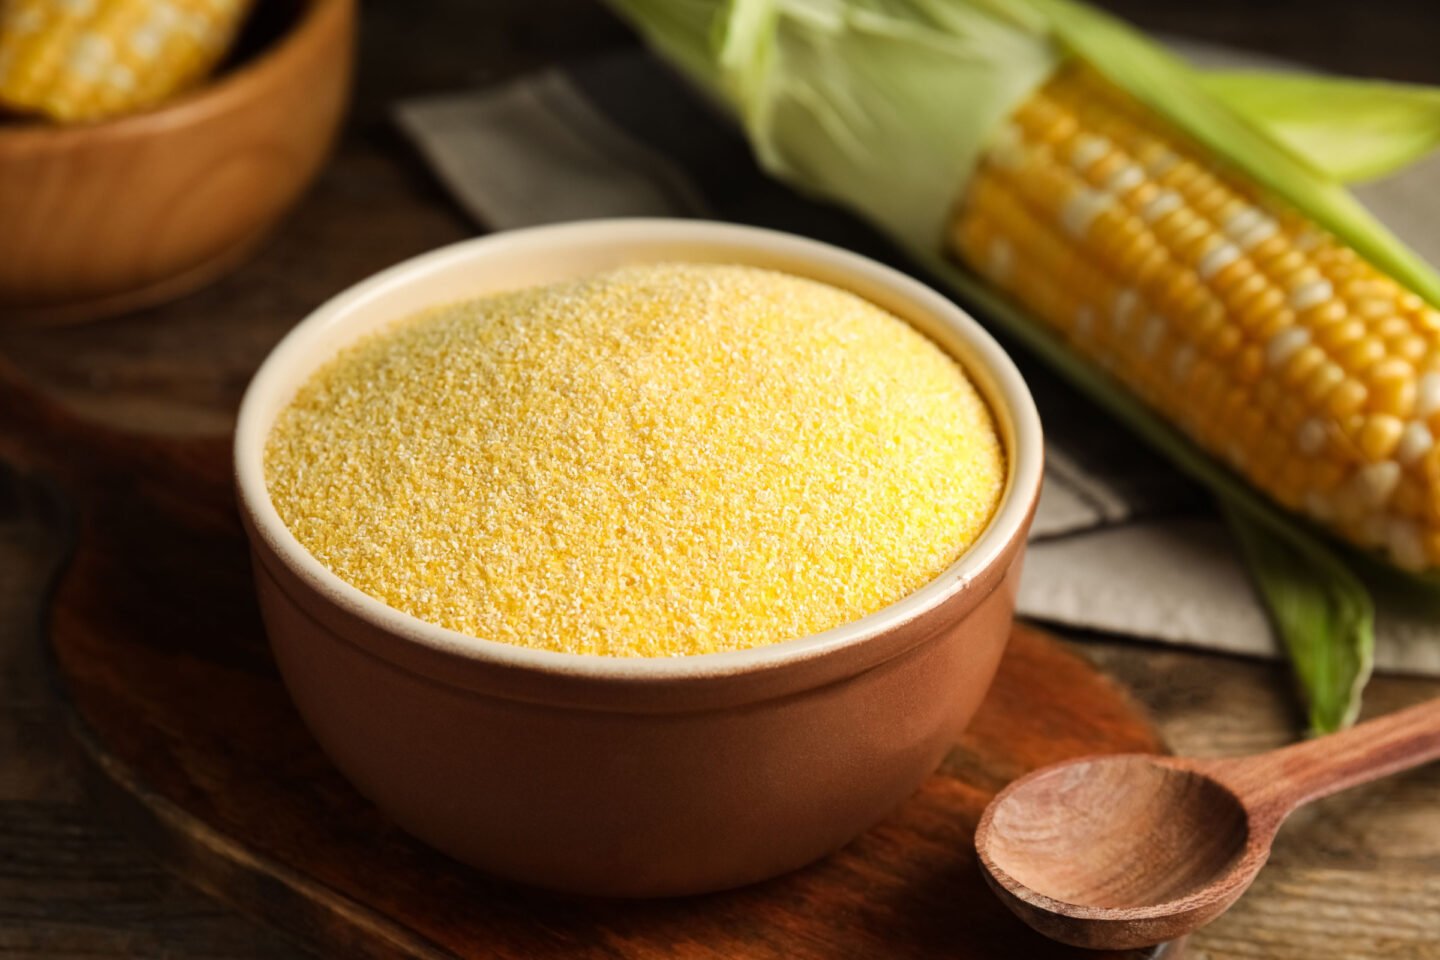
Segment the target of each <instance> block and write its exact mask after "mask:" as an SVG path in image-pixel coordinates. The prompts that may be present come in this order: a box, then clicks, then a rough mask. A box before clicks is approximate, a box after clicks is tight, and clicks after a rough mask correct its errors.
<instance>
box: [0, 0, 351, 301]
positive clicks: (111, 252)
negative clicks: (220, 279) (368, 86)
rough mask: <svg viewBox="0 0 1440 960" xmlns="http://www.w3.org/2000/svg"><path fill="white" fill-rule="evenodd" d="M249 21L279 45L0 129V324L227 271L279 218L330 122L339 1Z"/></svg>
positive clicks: (266, 5) (273, 3)
mask: <svg viewBox="0 0 1440 960" xmlns="http://www.w3.org/2000/svg"><path fill="white" fill-rule="evenodd" d="M287 7H294V8H295V9H293V10H289V11H288V13H287V10H286V8H287ZM257 14H258V15H266V16H269V17H276V18H281V19H284V20H285V21H286V22H285V23H284V24H283V26H281V27H280V28H278V29H279V30H280V36H278V37H274V38H271V39H269V40H268V42H265V43H264V45H263V48H262V49H259V50H257V51H255V52H254V54H253V55H252V56H250V57H249V58H248V59H246V60H245V61H244V62H243V63H241V64H240V65H239V66H237V67H235V68H233V69H230V70H229V71H227V72H225V73H223V74H221V75H220V76H219V77H218V78H217V79H215V80H214V81H212V82H210V83H208V84H206V85H205V86H202V87H200V88H198V89H197V90H195V91H194V92H192V93H189V94H186V95H184V96H182V97H180V98H179V99H177V100H175V101H173V102H171V103H168V104H166V105H164V106H162V107H160V108H158V109H155V110H152V111H149V112H146V113H139V114H135V115H132V116H125V117H120V118H117V119H114V120H106V121H102V122H99V123H93V124H80V125H75V126H57V125H52V124H47V123H41V122H6V123H4V124H0V224H3V225H4V226H3V228H0V323H42V324H43V323H69V322H79V321H84V320H94V319H99V318H101V317H106V316H111V315H113V314H117V313H123V312H125V311H129V310H134V309H138V308H140V307H144V306H149V305H151V304H155V303H159V302H162V301H164V300H169V299H172V298H174V297H177V296H179V295H181V294H183V293H187V292H189V291H190V290H193V289H195V288H197V287H199V286H200V285H202V284H204V283H207V282H209V281H210V280H212V279H214V278H215V277H217V276H218V275H220V274H222V273H224V272H225V271H227V270H229V269H231V268H232V267H234V266H236V265H238V264H239V263H240V262H241V261H242V260H243V259H244V258H245V257H246V255H248V254H249V253H250V252H251V251H252V250H253V249H254V248H255V247H256V245H257V244H258V243H259V242H260V241H261V240H262V239H263V238H264V237H265V235H266V234H267V233H268V232H269V231H270V229H271V228H272V227H273V226H274V225H275V224H276V222H277V221H278V220H279V219H280V217H281V216H282V215H283V214H284V213H285V212H286V211H287V210H289V209H290V207H291V206H292V205H293V204H294V202H295V201H296V200H297V199H298V198H299V196H300V193H301V192H302V191H303V190H304V188H305V186H306V185H307V184H309V182H310V181H311V180H312V179H313V178H314V176H315V173H316V172H317V171H318V170H319V169H320V164H321V162H322V161H323V160H324V158H325V155H326V153H327V151H328V150H329V147H330V144H331V141H332V140H333V139H334V135H335V131H336V129H337V127H338V126H339V122H340V117H341V114H342V112H343V108H344V105H345V99H346V94H347V92H348V90H349V85H350V67H351V60H352V57H353V50H352V47H353V36H352V35H353V28H354V16H355V4H354V0H292V2H288V3H287V2H286V0H263V2H261V3H260V7H259V10H258V11H257Z"/></svg>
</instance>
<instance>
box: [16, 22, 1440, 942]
mask: <svg viewBox="0 0 1440 960" xmlns="http://www.w3.org/2000/svg"><path fill="white" fill-rule="evenodd" d="M1105 5H1107V6H1110V7H1113V8H1115V9H1117V10H1119V11H1120V12H1121V13H1123V14H1125V15H1127V16H1131V17H1133V18H1134V19H1135V20H1137V21H1138V22H1140V23H1141V24H1143V25H1144V26H1146V27H1148V28H1151V29H1157V30H1164V31H1169V32H1174V33H1182V34H1186V35H1192V36H1197V37H1202V38H1206V39H1210V40H1214V41H1219V42H1224V43H1228V44H1231V45H1234V46H1241V47H1249V48H1252V49H1258V50H1263V51H1269V52H1272V53H1276V54H1281V55H1284V56H1287V57H1290V58H1292V59H1297V60H1301V61H1304V62H1308V63H1312V64H1315V65H1317V66H1321V67H1327V68H1330V69H1337V70H1343V71H1347V72H1351V73H1359V74H1368V75H1375V76H1383V77H1391V78H1395V79H1409V80H1416V81H1422V82H1437V81H1440V60H1437V58H1436V57H1435V50H1434V46H1435V44H1434V39H1435V36H1436V33H1437V29H1440V26H1437V19H1436V18H1437V11H1436V10H1435V7H1434V4H1433V3H1432V2H1430V0H1376V2H1374V3H1367V4H1363V5H1357V4H1354V3H1352V2H1349V0H1283V2H1276V3H1271V4H1255V3H1253V2H1251V0H1211V2H1207V3H1205V4H1194V3H1188V2H1164V3H1155V2H1150V0H1106V3H1105ZM363 13H364V19H365V24H364V28H363V29H362V31H361V42H362V56H361V62H362V63H363V64H364V69H363V70H362V71H361V73H360V75H359V76H358V78H357V88H356V89H357V97H356V102H355V106H354V110H353V112H352V119H351V122H350V124H349V126H348V129H347V133H346V135H345V137H344V139H343V143H342V146H341V149H340V150H339V152H338V154H337V155H336V157H335V158H334V161H333V162H332V163H331V164H330V165H329V166H328V167H327V168H326V170H325V171H324V172H323V173H322V175H321V177H320V179H319V181H318V182H317V184H316V186H315V187H314V188H313V189H312V190H311V191H310V192H309V194H308V195H307V198H306V200H305V201H304V202H303V203H302V204H301V206H300V207H299V208H298V209H297V210H296V212H295V213H294V215H292V216H291V217H290V218H289V219H288V220H287V222H286V223H285V225H284V227H283V228H282V229H281V230H280V231H279V232H278V233H277V234H276V235H275V236H274V237H273V238H272V239H271V240H270V241H268V242H267V244H266V245H265V246H264V247H263V248H262V249H261V250H260V251H259V253H258V254H257V255H256V257H255V258H254V259H253V260H251V261H250V262H248V263H247V264H246V265H245V266H244V267H242V268H241V269H240V270H239V271H237V272H236V273H235V274H233V275H231V276H229V277H227V278H225V279H223V280H221V281H219V282H218V283H216V284H214V285H212V286H210V287H208V288H207V289H205V290H204V291H202V292H200V293H197V294H193V295H191V296H189V297H187V298H185V299H184V300H181V301H178V302H176V303H173V304H170V305H167V306H165V307H162V308H157V309H152V310H149V311H145V312H143V313H138V314H135V315H132V316H127V317H123V318H117V319H114V320H111V321H107V322H105V323H103V324H97V325H93V326H89V327H83V328H73V329H62V330H26V329H20V328H13V329H7V328H4V325H3V324H0V355H3V356H5V357H8V358H9V359H10V360H11V361H13V363H14V364H15V365H16V366H17V367H19V368H21V369H22V370H23V371H24V372H25V374H26V375H27V377H28V378H29V379H31V380H32V381H33V382H35V383H37V384H40V385H41V386H43V388H44V389H45V391H46V393H47V394H48V395H49V396H51V397H56V398H61V399H63V401H64V403H65V406H66V407H67V408H68V409H70V410H72V411H76V412H77V413H79V414H81V415H83V416H84V417H85V418H87V419H89V420H92V421H95V422H98V423H102V424H123V425H126V426H128V427H131V428H136V429H147V430H158V431H166V432H172V433H185V434H202V435H203V434H205V433H210V432H220V431H223V430H225V429H226V428H228V425H229V423H230V421H231V418H232V417H233V411H234V406H235V403H236V402H237V400H238V397H239V394H240V391H241V390H242V389H243V387H244V384H245V381H246V379H247V378H248V374H249V371H250V370H252V369H253V368H254V366H255V364H256V363H258V361H259V359H260V357H262V356H263V355H264V353H265V351H266V350H268V349H269V347H270V346H271V345H273V343H274V342H275V341H276V340H277V339H278V338H279V337H280V336H281V335H282V334H283V333H284V332H285V331H286V330H287V329H288V328H289V327H290V326H291V325H292V324H293V323H294V322H295V321H296V320H297V319H298V318H299V317H301V316H303V315H304V313H305V312H306V311H307V310H309V309H310V308H312V307H313V306H315V305H317V304H318V303H319V302H320V301H321V300H323V299H324V298H325V297H327V296H329V295H330V294H331V293H333V292H335V291H336V290H339V289H341V288H342V287H344V286H345V285H347V284H349V283H352V282H354V281H356V280H358V279H360V278H362V277H364V276H365V275H367V274H369V273H371V272H374V271H375V270H377V269H379V268H381V267H383V266H386V265H389V264H390V263H393V262H396V261H398V260H400V259H403V258H405V257H408V256H411V255H413V254H415V253H418V252H421V251H423V250H425V249H429V248H431V247H434V246H437V245H439V244H442V243H447V242H450V241H452V240H456V239H460V238H462V237H463V236H466V235H468V233H469V232H470V230H471V228H470V227H469V226H468V225H467V224H466V223H465V222H464V220H463V218H462V217H461V216H460V215H459V214H458V213H457V212H456V211H455V210H454V208H453V207H452V206H451V205H450V203H449V201H448V200H447V198H446V197H444V195H443V194H442V193H441V192H440V191H439V189H438V188H437V187H436V186H435V185H434V184H433V182H432V181H431V180H430V178H429V176H428V174H427V173H426V172H425V171H424V170H423V168H422V167H421V166H420V165H419V164H418V162H416V160H415V159H414V158H413V156H412V155H411V154H410V152H409V150H408V149H407V148H406V147H405V145H404V144H402V143H400V142H399V141H398V138H397V137H396V136H395V135H394V134H393V133H392V132H391V131H390V130H389V128H388V126H387V123H386V116H387V111H388V105H389V103H390V102H391V101H392V100H393V99H394V98H396V97H401V96H410V95H416V94H422V93H430V92H444V91H449V90H455V89H460V88H464V87H468V86H475V85H478V84H482V83H489V82H494V81H497V80H500V79H503V78H505V77H507V76H511V75H513V74H515V73H517V72H520V71H523V70H527V69H533V68H535V67H538V66H542V65H544V64H547V63H551V62H557V61H562V60H565V59H567V58H569V57H573V56H578V55H582V54H585V53H588V52H595V51H598V50H601V49H607V48H613V47H615V46H617V45H621V44H625V43H629V42H631V41H630V40H629V39H628V38H627V35H626V33H625V31H624V30H623V29H622V28H620V27H619V26H618V25H617V24H616V23H615V22H614V21H613V20H612V19H611V18H610V17H609V16H608V15H606V13H605V12H604V10H603V8H602V7H601V5H599V4H596V3H592V2H590V0H525V2H523V3H521V2H514V0H503V2H501V0H497V2H493V3H487V4H476V3H474V2H473V0H427V3H426V5H425V13H424V16H417V15H416V13H415V7H414V5H413V4H412V3H408V2H401V0H374V2H367V3H366V4H365V5H364V10H363ZM0 489H3V484H0ZM3 499H4V496H3V494H0V500H3ZM23 509H25V510H27V511H28V510H30V509H31V507H30V506H26V507H24V508H23ZM24 523H25V524H27V525H28V524H30V523H31V521H30V520H29V519H27V520H25V521H24ZM33 537H34V535H33V534H27V535H26V539H27V541H29V540H31V539H33ZM39 547H44V544H43V543H41V544H40V545H39ZM39 547H36V546H33V545H32V546H25V547H23V548H19V549H16V548H14V544H13V543H12V544H11V545H10V548H9V549H0V592H3V588H5V587H12V586H13V587H14V591H15V592H14V594H13V596H12V600H13V603H12V604H10V605H8V606H7V607H6V609H4V610H3V611H0V620H3V622H0V692H3V694H4V696H3V698H0V791H4V801H3V802H0V822H3V823H4V824H6V826H5V827H4V828H3V829H4V830H5V831H6V835H7V836H9V835H13V834H16V833H18V832H21V831H24V832H28V833H30V834H32V835H34V836H36V837H39V838H41V839H40V840H39V841H38V842H36V843H33V844H27V846H26V847H25V850H26V854H25V868H24V872H23V873H19V872H17V873H16V874H15V876H14V877H13V878H12V879H11V881H10V882H0V954H3V955H6V956H21V957H46V958H48V957H66V958H70V957H76V956H146V957H150V956H180V957H190V956H196V957H208V956H233V957H236V958H240V957H249V958H270V957H281V956H288V953H287V952H286V951H285V950H284V949H283V948H282V947H281V946H280V945H279V944H278V943H276V942H275V940H274V939H273V937H268V936H266V935H264V934H262V933H260V932H257V931H256V930H255V928H253V927H252V926H249V925H247V924H246V923H244V922H243V921H241V920H238V919H236V918H235V917H234V915H233V914H230V913H228V911H227V908H223V907H218V906H216V905H214V904H213V903H211V902H209V901H206V900H205V899H204V898H202V897H199V896H197V895H194V894H191V893H188V892H187V891H186V890H185V889H184V888H183V887H182V886H181V885H180V884H179V883H178V882H174V881H165V880H164V875H162V874H159V873H158V872H157V871H156V869H155V868H154V867H153V866H151V865H150V864H149V863H148V862H147V861H146V860H145V859H144V858H143V857H142V856H141V855H139V854H138V853H133V852H131V851H129V850H128V849H127V851H126V852H125V854H124V855H121V854H120V853H118V852H115V851H116V850H117V849H118V847H121V846H123V845H124V843H123V841H121V840H119V839H117V837H116V835H115V834H114V832H113V829H114V828H113V827H112V826H110V824H109V822H108V821H109V814H108V813H107V814H87V813H85V812H83V811H82V810H81V808H79V807H77V806H76V803H77V802H78V800H79V797H80V785H79V783H78V782H77V778H76V773H75V767H74V765H73V764H71V763H70V762H69V759H68V757H67V755H66V754H65V752H64V750H63V749H62V747H61V744H62V743H63V736H62V733H61V731H60V729H59V728H58V727H57V725H56V723H55V722H54V720H53V717H52V714H51V713H50V712H49V710H48V708H46V707H45V703H46V702H47V700H48V696H47V694H46V693H45V691H44V689H43V684H41V683H40V680H39V676H38V673H37V671H36V670H35V669H32V668H33V667H34V662H33V661H34V660H35V655H34V650H36V649H38V647H36V646H35V645H34V632H35V629H34V624H35V612H36V611H35V598H34V596H33V588H32V589H31V590H27V588H26V587H25V586H24V585H25V584H26V583H30V582H32V581H30V580H28V579H27V578H28V576H29V574H30V571H31V569H32V567H34V565H35V564H36V563H38V562H41V561H38V560H37V559H36V556H37V554H36V552H35V551H36V549H39ZM1078 639H1080V640H1081V641H1082V642H1083V645H1084V649H1085V651H1086V653H1087V654H1088V655H1089V656H1091V657H1094V658H1097V659H1098V660H1099V662H1100V664H1101V666H1102V667H1103V668H1104V669H1105V670H1106V671H1107V672H1109V673H1112V674H1114V675H1115V676H1117V677H1119V678H1120V679H1121V680H1122V681H1123V682H1124V683H1125V684H1126V685H1127V686H1129V687H1130V688H1131V689H1133V690H1135V691H1137V694H1138V696H1139V697H1140V698H1141V699H1142V700H1143V701H1144V702H1145V703H1146V704H1147V705H1148V706H1149V707H1150V708H1151V709H1152V711H1153V712H1154V713H1155V715H1156V716H1157V717H1158V718H1159V720H1160V724H1161V729H1162V731H1163V733H1164V735H1165V737H1166V739H1167V740H1168V741H1169V742H1170V743H1171V745H1172V746H1173V747H1174V748H1175V749H1176V750H1178V751H1179V752H1182V753H1187V754H1197V755H1208V756H1215V755H1238V754H1243V753H1249V752H1254V751H1259V750H1264V749H1268V748H1272V747H1277V746H1280V745H1283V744H1285V743H1287V742H1290V741H1292V740H1293V739H1294V738H1295V737H1296V736H1297V735H1298V733H1299V731H1298V729H1297V727H1296V721H1295V717H1296V716H1297V715H1298V713H1297V711H1296V708H1295V703H1294V701H1293V698H1291V697H1290V696H1289V695H1288V694H1287V691H1288V689H1289V682H1290V681H1289V677H1288V675H1287V673H1286V669H1285V668H1284V666H1283V665H1281V664H1274V663H1259V662H1252V661H1246V660H1240V659H1236V658H1230V657H1222V656H1215V655H1211V654H1204V653H1196V652H1192V651H1186V650H1178V649H1162V648H1156V647H1152V646H1147V645H1144V644H1136V643H1131V642H1124V641H1116V640H1113V639H1109V638H1105V637H1098V636H1094V635H1090V636H1083V637H1079V638H1078ZM17 664H20V666H16V665H17ZM1436 695H1440V682H1436V681H1424V680H1415V679H1406V678H1401V677H1378V678H1376V679H1375V680H1374V681H1373V682H1372V683H1371V685H1370V687H1369V689H1368V690H1367V694H1366V712H1367V715H1374V714H1380V713H1384V712H1387V711H1391V710H1394V709H1398V708H1399V707H1402V706H1404V705H1406V704H1409V703H1414V702H1418V701H1419V700H1422V699H1424V698H1426V697H1433V696H1436ZM12 708H13V709H12ZM41 821H44V822H41ZM57 823H58V824H63V825H64V827H63V831H65V832H70V833H71V834H72V835H75V836H83V837H86V838H88V839H86V840H84V841H83V842H80V843H78V844H77V845H74V846H72V845H67V844H60V843H55V842H52V841H49V840H47V839H44V838H46V837H50V836H51V835H52V834H53V832H54V831H55V829H56V828H55V826H54V824H57ZM87 844H89V845H93V846H95V847H105V848H106V849H107V850H110V851H111V852H112V853H113V855H111V854H107V855H105V856H97V857H94V858H90V857H88V856H86V855H85V851H84V849H83V848H84V847H85V846H86V845H87ZM77 846H78V847H79V848H81V849H78V850H77ZM0 849H8V848H3V847H0ZM6 865H7V862H6V861H5V860H4V858H3V857H0V875H4V870H5V867H6ZM40 877H44V878H50V882H48V883H40V882H37V879H36V878H40ZM1437 918H1440V770H1437V769H1435V768H1433V767H1432V768H1428V769H1426V770H1420V771H1413V772H1411V773H1409V774H1405V775H1403V776H1400V777H1396V778H1394V779H1391V780H1387V781H1385V782H1383V783H1379V784H1372V785H1370V786H1367V787H1362V788H1357V789H1356V790H1353V791H1350V792H1347V793H1345V794H1342V795H1340V796H1337V797H1333V798H1330V799H1328V800H1325V801H1322V802H1319V803H1317V804H1315V805H1313V806H1311V807H1307V808H1306V809H1304V810H1302V811H1300V812H1299V813H1297V814H1296V815H1295V816H1294V817H1292V818H1291V820H1290V822H1289V823H1287V825H1286V826H1285V828H1284V829H1283V830H1282V831H1281V833H1280V836H1279V838H1278V840H1277V845H1276V847H1275V850H1274V853H1273V855H1272V857H1271V861H1270V864H1269V865H1268V866H1267V868H1266V870H1265V871H1264V872H1262V874H1261V875H1260V877H1259V879H1258V880H1257V881H1256V883H1255V885H1254V887H1253V888H1252V889H1251V891H1250V893H1249V894H1248V895H1247V896H1246V897H1245V898H1244V899H1242V900H1241V901H1240V902H1239V903H1238V904H1237V905H1236V907H1235V908H1234V909H1233V910H1231V911H1230V912H1229V913H1228V914H1226V915H1225V916H1224V917H1222V918H1221V919H1220V920H1218V921H1217V922H1216V923H1215V924H1213V925H1212V926H1210V927H1208V928H1206V929H1205V930H1203V931H1201V932H1200V933H1199V934H1198V935H1197V936H1196V937H1195V938H1194V940H1193V943H1192V946H1191V950H1190V955H1191V956H1192V957H1193V958H1203V960H1242V958H1269V960H1382V958H1383V960H1396V958H1403V960H1440V930H1437ZM77 936H79V937H82V938H83V939H80V940H77V939H76V937H77Z"/></svg>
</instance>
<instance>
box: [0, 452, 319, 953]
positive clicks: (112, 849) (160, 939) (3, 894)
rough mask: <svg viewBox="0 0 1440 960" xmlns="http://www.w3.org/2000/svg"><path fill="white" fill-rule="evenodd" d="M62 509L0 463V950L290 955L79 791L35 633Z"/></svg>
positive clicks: (79, 767) (75, 763) (76, 758)
mask: <svg viewBox="0 0 1440 960" xmlns="http://www.w3.org/2000/svg"><path fill="white" fill-rule="evenodd" d="M60 520H61V518H60V517H58V516H56V515H55V512H54V504H53V503H52V501H51V499H50V498H49V497H48V496H47V495H46V494H45V491H44V490H43V489H40V488H37V487H36V486H35V485H34V484H33V483H32V482H27V481H24V480H22V479H21V478H20V477H19V475H18V474H15V473H14V472H13V471H11V470H9V469H7V468H5V467H4V466H3V465H0V956H4V957H7V958H11V957H17V958H24V957H52V956H58V957H66V958H76V960H87V958H101V957H111V958H113V957H163V956H174V957H187V958H188V957H194V958H197V960H222V958H223V960H246V958H250V960H253V958H258V957H265V958H274V960H289V958H291V957H298V956H299V952H298V951H296V950H295V949H294V948H292V947H290V946H289V945H287V944H286V943H284V942H283V941H281V939H280V938H279V936H278V935H276V934H275V933H273V932H271V931H269V930H265V929H262V928H260V927H258V926H257V925H255V924H254V923H252V922H250V921H248V920H246V919H244V918H242V917H238V916H236V915H235V913H234V912H233V911H232V910H231V909H230V908H228V907H226V906H224V905H222V904H219V903H216V902H215V901H213V900H211V899H209V898H207V897H205V896H204V895H203V894H201V893H199V892H198V891H196V890H195V889H194V888H193V887H191V886H189V885H188V884H186V883H185V881H183V880H181V879H180V878H179V877H177V876H175V875H174V873H172V872H171V871H168V870H165V869H164V868H163V867H162V866H161V865H160V864H158V863H156V862H155V860H154V858H153V857H152V856H151V855H149V854H148V853H147V852H146V851H145V850H144V849H142V848H141V847H140V846H139V845H137V844H136V843H135V842H134V841H133V840H132V839H130V838H129V837H127V836H126V835H124V834H123V833H122V832H121V831H120V830H118V829H117V827H116V826H115V825H114V824H111V823H109V822H107V821H106V820H103V819H100V818H97V817H96V816H95V813H94V810H93V807H92V806H91V805H90V804H89V803H87V802H86V801H85V798H84V796H83V791H82V789H81V772H82V771H83V770H84V769H85V768H86V766H88V764H86V763H85V762H84V761H83V758H81V757H80V755H79V754H78V752H77V751H75V750H74V749H73V748H72V747H71V746H70V745H69V744H68V743H67V737H66V733H65V724H64V722H63V713H62V711H61V709H60V706H59V704H58V703H57V702H56V701H55V699H54V697H53V696H52V695H51V694H50V692H49V686H50V685H49V682H48V678H47V676H46V673H47V665H46V663H45V657H44V655H43V647H42V645H40V644H38V643H36V639H37V638H36V634H35V625H36V623H37V616H36V615H37V613H38V610H37V597H38V596H39V595H41V594H42V593H43V589H44V584H45V581H46V579H47V578H48V577H49V574H50V571H51V569H52V567H53V566H54V564H55V562H56V561H57V560H58V557H57V555H56V554H57V551H56V545H57V544H56V541H55V538H54V536H53V529H54V525H55V523H56V522H60Z"/></svg>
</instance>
